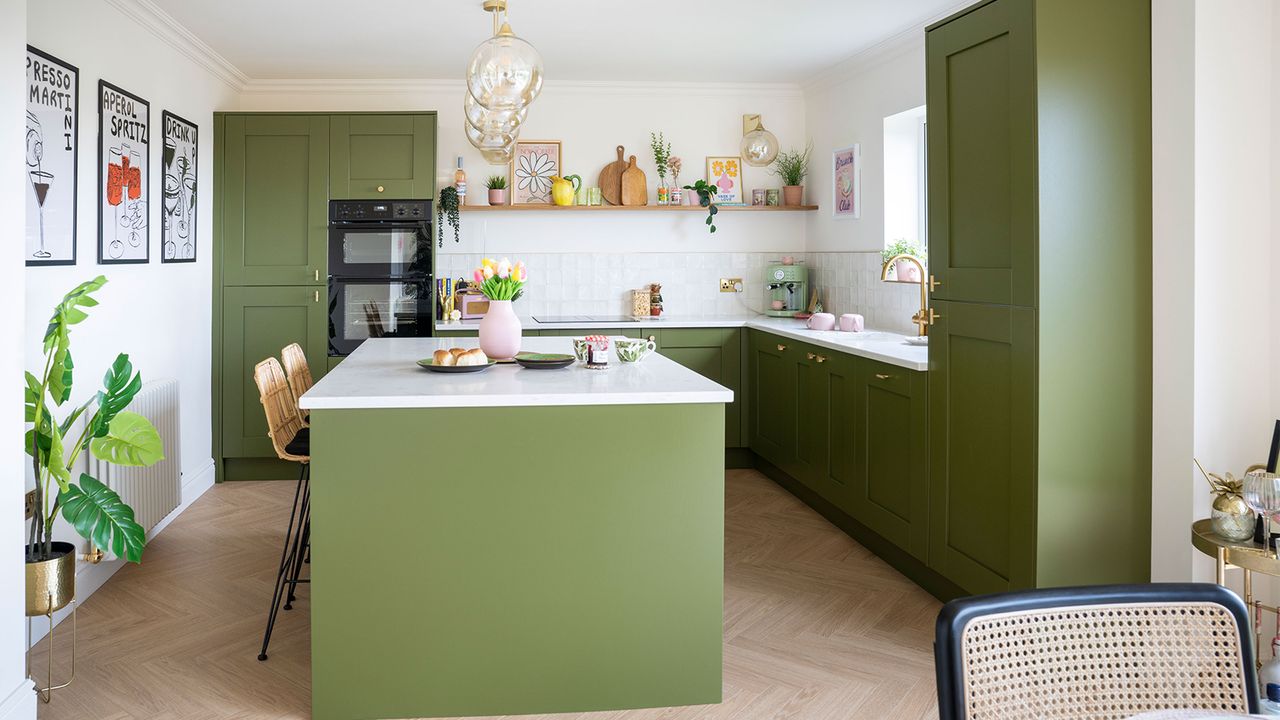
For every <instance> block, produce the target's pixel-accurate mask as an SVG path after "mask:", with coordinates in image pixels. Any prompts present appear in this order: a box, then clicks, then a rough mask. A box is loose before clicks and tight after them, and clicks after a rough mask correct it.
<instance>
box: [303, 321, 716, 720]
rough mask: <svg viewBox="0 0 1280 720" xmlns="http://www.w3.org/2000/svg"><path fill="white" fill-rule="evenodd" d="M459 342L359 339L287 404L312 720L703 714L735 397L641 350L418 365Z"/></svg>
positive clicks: (542, 348)
mask: <svg viewBox="0 0 1280 720" xmlns="http://www.w3.org/2000/svg"><path fill="white" fill-rule="evenodd" d="M475 343H476V341H475V340H474V339H411V338H396V339H373V340H368V341H366V342H365V343H364V344H362V345H361V346H360V348H359V349H358V350H357V351H356V352H355V353H353V354H352V355H351V356H350V357H348V358H346V359H345V360H344V361H343V362H342V363H341V364H340V365H339V366H338V367H337V368H335V369H334V370H332V371H330V372H329V374H328V375H326V376H325V377H324V378H323V379H322V380H321V381H320V382H319V383H317V384H316V386H315V387H314V388H312V389H311V390H310V391H309V392H307V393H306V394H305V395H304V396H303V397H302V400H301V405H302V406H303V407H304V408H307V409H309V410H310V412H311V453H312V455H311V462H312V477H311V545H312V556H311V559H312V562H311V578H312V583H311V657H312V713H313V717H315V718H318V719H319V720H338V719H341V720H353V719H356V718H407V717H441V716H465V715H514V714H526V713H552V712H581V711H590V710H610V709H623V708H641V707H663V706H673V705H693V704H703V703H718V702H720V699H721V652H722V628H723V588H724V583H723V563H724V404H725V403H727V402H731V401H732V395H733V394H732V392H731V391H730V390H728V389H726V388H723V387H721V386H720V385H717V384H716V383H714V382H712V381H710V380H707V379H706V378H704V377H702V376H701V375H698V374H696V373H694V372H692V371H690V370H687V369H685V368H684V367H681V366H680V365H678V364H676V363H675V362H672V361H670V360H668V359H667V358H665V357H663V356H661V355H658V354H651V355H650V356H649V357H648V358H646V359H645V360H643V361H642V362H640V363H636V364H627V365H623V364H620V363H618V362H617V359H616V356H614V357H613V358H612V359H613V363H612V364H611V366H610V367H609V369H607V370H594V369H587V368H585V367H583V366H582V365H574V366H572V367H570V368H567V369H561V370H530V369H524V368H521V367H519V366H516V365H496V366H494V367H491V368H489V369H487V370H485V371H483V372H479V373H474V374H445V373H436V372H430V371H427V370H425V369H423V368H420V367H418V366H417V364H416V361H417V360H418V359H420V358H430V357H431V355H432V352H433V351H435V350H436V349H439V348H447V347H451V346H464V347H474V346H475ZM524 349H525V350H527V351H534V352H565V353H569V352H572V348H571V345H570V341H569V339H568V338H526V339H525V340H524ZM611 355H612V353H611Z"/></svg>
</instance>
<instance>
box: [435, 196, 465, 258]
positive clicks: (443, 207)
mask: <svg viewBox="0 0 1280 720" xmlns="http://www.w3.org/2000/svg"><path fill="white" fill-rule="evenodd" d="M458 199H459V198H458V188H456V187H454V186H452V185H450V186H449V187H447V188H445V189H443V190H441V191H440V197H439V198H438V199H437V200H436V222H437V224H439V225H440V226H441V227H440V230H438V231H437V232H439V233H440V236H439V241H438V242H439V246H440V247H444V232H442V231H443V230H444V221H445V219H446V218H448V220H449V227H451V228H453V241H454V242H459V240H458V229H459V228H461V227H462V218H461V216H459V215H458Z"/></svg>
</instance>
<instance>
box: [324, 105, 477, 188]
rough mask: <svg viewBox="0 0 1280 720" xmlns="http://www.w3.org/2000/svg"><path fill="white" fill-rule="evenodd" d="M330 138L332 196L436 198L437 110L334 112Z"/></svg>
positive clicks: (330, 184) (330, 121)
mask: <svg viewBox="0 0 1280 720" xmlns="http://www.w3.org/2000/svg"><path fill="white" fill-rule="evenodd" d="M329 137H330V144H329V147H330V152H331V159H330V165H329V186H330V189H331V192H332V197H333V199H335V200H377V199H379V198H387V199H401V200H421V199H424V198H434V197H435V194H436V114H435V113H434V112H430V113H404V114H389V113H368V114H352V115H333V116H331V117H330V120H329ZM476 187H479V185H478V184H477V186H476Z"/></svg>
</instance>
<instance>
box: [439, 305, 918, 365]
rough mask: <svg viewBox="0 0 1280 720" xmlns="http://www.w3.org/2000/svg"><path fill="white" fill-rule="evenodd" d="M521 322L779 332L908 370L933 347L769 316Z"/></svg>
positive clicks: (445, 327)
mask: <svg viewBox="0 0 1280 720" xmlns="http://www.w3.org/2000/svg"><path fill="white" fill-rule="evenodd" d="M520 322H522V323H523V324H524V327H525V328H526V329H528V330H574V329H582V330H584V331H587V330H590V329H591V328H609V329H614V328H622V329H624V330H625V329H627V328H644V329H646V330H650V329H659V328H664V327H667V328H733V327H745V328H752V329H755V330H763V331H765V332H771V333H776V334H778V335H782V336H784V337H788V338H791V339H793V340H799V341H801V342H808V343H812V344H814V345H817V346H819V347H824V348H827V349H828V350H835V351H837V352H846V353H849V354H851V355H859V356H862V357H865V358H870V359H872V360H879V361H880V362H884V363H888V364H890V365H896V366H898V367H901V368H906V369H907V370H917V371H925V370H928V369H929V348H928V346H922V345H909V344H907V341H906V338H907V336H905V335H902V334H900V333H893V332H882V331H878V330H874V329H868V330H866V331H864V332H860V333H848V332H840V331H838V330H830V331H817V330H810V329H808V328H806V327H805V326H804V321H803V320H796V319H794V318H775V317H769V316H767V315H684V316H682V315H663V316H661V317H659V318H644V319H641V320H639V321H635V322H614V323H607V322H606V323H589V324H582V323H540V322H537V321H536V320H534V319H533V318H529V317H524V318H520ZM479 324H480V321H479V320H469V321H465V322H462V323H452V324H439V325H437V326H436V329H437V330H440V331H458V330H475V329H476V328H477V327H478V326H479Z"/></svg>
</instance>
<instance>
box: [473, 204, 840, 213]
mask: <svg viewBox="0 0 1280 720" xmlns="http://www.w3.org/2000/svg"><path fill="white" fill-rule="evenodd" d="M716 207H717V208H719V209H720V212H739V211H750V212H810V211H813V210H817V209H818V206H817V205H772V206H770V205H717V206H716ZM461 210H462V211H463V212H589V213H590V212H700V213H704V214H705V213H706V212H707V209H706V208H704V207H702V206H701V205H564V206H561V205H533V204H530V205H463V206H462V208H461Z"/></svg>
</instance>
